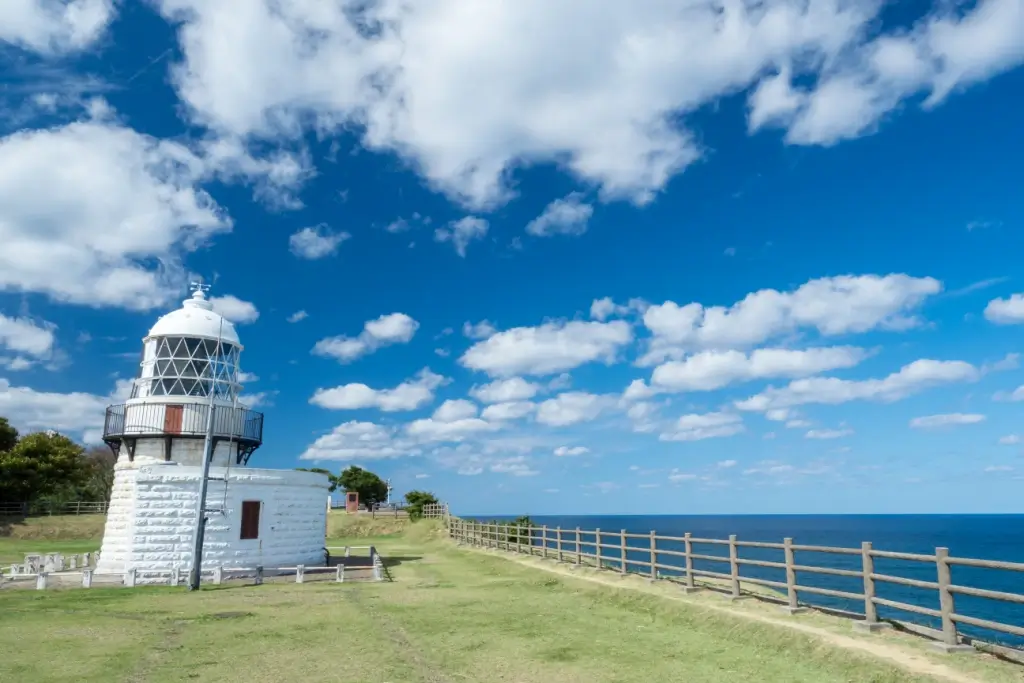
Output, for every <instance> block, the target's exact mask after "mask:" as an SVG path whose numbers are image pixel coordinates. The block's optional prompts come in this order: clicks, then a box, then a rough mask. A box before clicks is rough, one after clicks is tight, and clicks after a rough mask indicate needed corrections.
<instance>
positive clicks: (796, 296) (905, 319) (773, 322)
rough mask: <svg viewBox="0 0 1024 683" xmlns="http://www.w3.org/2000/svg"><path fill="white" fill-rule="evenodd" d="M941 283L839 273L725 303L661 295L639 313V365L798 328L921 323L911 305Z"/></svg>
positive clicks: (851, 329)
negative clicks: (643, 347) (642, 335)
mask: <svg viewBox="0 0 1024 683" xmlns="http://www.w3.org/2000/svg"><path fill="white" fill-rule="evenodd" d="M941 289H942V285H941V283H940V282H939V281H938V280H935V279H933V278H927V277H926V278H914V277H910V276H908V275H902V274H893V275H886V276H878V275H860V276H852V275H844V276H839V277H830V278H820V279H817V280H811V281H809V282H807V283H805V284H803V285H802V286H800V287H799V288H797V289H796V290H794V291H791V292H779V291H777V290H774V289H762V290H760V291H757V292H753V293H751V294H748V295H747V296H746V297H745V298H744V299H743V300H742V301H739V302H737V303H735V304H733V305H732V306H730V307H729V308H726V307H724V306H710V307H704V306H702V305H701V304H699V303H690V304H686V305H685V306H680V305H678V304H676V303H675V302H672V301H666V302H665V303H663V304H659V305H657V306H650V307H649V308H647V310H646V312H645V313H644V317H643V320H644V325H645V326H646V327H647V329H649V330H650V331H651V333H652V335H653V338H652V339H651V341H650V349H649V351H648V352H647V353H646V354H645V355H644V356H643V357H642V358H641V359H640V360H639V361H638V364H640V365H654V364H656V363H658V362H661V361H662V360H664V359H666V358H680V357H682V355H683V354H684V353H685V351H686V350H688V349H701V348H706V349H732V348H742V347H750V346H756V345H758V344H761V343H763V342H764V341H766V340H768V339H770V338H772V337H776V336H779V335H782V334H787V333H792V332H795V331H798V330H800V329H803V328H813V329H815V330H817V332H818V333H819V334H821V335H823V336H836V335H841V334H852V333H859V332H867V331H870V330H874V329H889V330H902V329H906V328H908V327H912V326H915V325H918V324H919V323H920V320H919V318H917V316H915V315H914V314H913V311H914V309H916V308H917V307H918V306H919V305H920V304H921V303H922V302H923V301H924V300H925V299H926V298H927V297H928V296H931V295H934V294H937V293H938V292H939V291H940V290H941Z"/></svg>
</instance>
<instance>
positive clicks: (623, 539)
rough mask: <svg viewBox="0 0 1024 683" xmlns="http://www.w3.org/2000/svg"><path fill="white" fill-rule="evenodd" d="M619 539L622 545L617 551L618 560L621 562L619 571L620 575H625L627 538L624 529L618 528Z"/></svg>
mask: <svg viewBox="0 0 1024 683" xmlns="http://www.w3.org/2000/svg"><path fill="white" fill-rule="evenodd" d="M619 541H620V542H621V543H622V545H621V547H620V551H619V552H620V558H619V561H620V563H621V566H620V567H619V573H620V574H621V575H622V576H625V575H626V571H627V567H626V541H627V539H626V530H625V529H619Z"/></svg>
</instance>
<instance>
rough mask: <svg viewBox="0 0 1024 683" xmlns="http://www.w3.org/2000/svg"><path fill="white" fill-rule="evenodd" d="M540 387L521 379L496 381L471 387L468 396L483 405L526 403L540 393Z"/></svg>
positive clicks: (510, 378) (513, 378) (512, 378)
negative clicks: (511, 402) (508, 402)
mask: <svg viewBox="0 0 1024 683" xmlns="http://www.w3.org/2000/svg"><path fill="white" fill-rule="evenodd" d="M540 389H541V388H540V385H539V384H535V383H534V382H528V381H526V380H525V379H523V378H522V377H509V378H508V379H496V380H494V381H493V382H490V383H488V384H484V385H482V386H475V385H474V386H473V388H472V389H470V390H469V395H470V396H472V397H473V398H475V399H477V400H478V401H483V402H484V403H503V402H507V401H526V400H529V399H531V398H533V397H534V396H536V395H537V393H538V392H539V391H540Z"/></svg>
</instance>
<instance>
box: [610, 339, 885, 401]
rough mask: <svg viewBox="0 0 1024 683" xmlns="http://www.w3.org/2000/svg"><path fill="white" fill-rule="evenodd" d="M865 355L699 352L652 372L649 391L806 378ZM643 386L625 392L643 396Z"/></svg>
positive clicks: (845, 350) (837, 350)
mask: <svg viewBox="0 0 1024 683" xmlns="http://www.w3.org/2000/svg"><path fill="white" fill-rule="evenodd" d="M866 356H867V353H866V352H865V351H864V350H863V349H860V348H857V347H853V346H833V347H822V348H812V349H805V350H796V349H757V350H755V351H753V352H751V353H750V354H746V353H743V352H742V351H701V352H699V353H696V354H693V355H691V356H689V357H687V358H686V359H685V360H682V361H669V362H667V363H663V364H661V365H659V366H658V367H656V368H655V369H654V372H653V373H652V374H651V384H650V392H651V393H659V392H684V391H712V390H714V389H720V388H722V387H724V386H727V385H729V384H735V383H737V382H747V381H751V380H757V379H771V378H775V377H787V378H793V377H806V376H809V375H816V374H818V373H820V372H823V371H825V370H836V369H840V368H851V367H853V366H855V365H857V364H858V363H860V362H861V360H863V359H864V358H865V357H866ZM642 395H643V389H642V385H638V386H632V385H631V387H630V389H627V398H629V397H630V396H638V397H642Z"/></svg>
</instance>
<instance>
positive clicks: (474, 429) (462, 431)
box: [405, 417, 500, 443]
mask: <svg viewBox="0 0 1024 683" xmlns="http://www.w3.org/2000/svg"><path fill="white" fill-rule="evenodd" d="M497 429H500V425H496V424H494V423H491V422H488V421H487V420H481V419H479V418H476V417H464V418H458V419H453V420H445V421H442V420H438V419H437V418H436V417H428V418H425V419H420V420H413V421H412V422H410V423H409V424H408V425H406V427H405V432H406V434H407V435H408V436H410V437H412V438H414V439H416V440H417V441H419V442H422V443H426V442H440V441H462V440H464V439H466V438H469V437H472V436H477V435H479V434H481V433H486V432H493V431H495V430H497Z"/></svg>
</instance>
